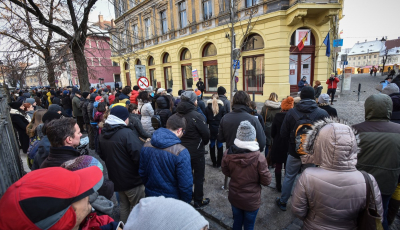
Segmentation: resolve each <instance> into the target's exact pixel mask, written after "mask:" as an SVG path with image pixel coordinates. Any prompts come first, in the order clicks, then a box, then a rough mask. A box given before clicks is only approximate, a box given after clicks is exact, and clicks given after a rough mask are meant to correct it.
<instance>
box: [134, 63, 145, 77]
mask: <svg viewBox="0 0 400 230" xmlns="http://www.w3.org/2000/svg"><path fill="white" fill-rule="evenodd" d="M135 73H136V79H139V78H141V77H146V66H144V65H135Z"/></svg>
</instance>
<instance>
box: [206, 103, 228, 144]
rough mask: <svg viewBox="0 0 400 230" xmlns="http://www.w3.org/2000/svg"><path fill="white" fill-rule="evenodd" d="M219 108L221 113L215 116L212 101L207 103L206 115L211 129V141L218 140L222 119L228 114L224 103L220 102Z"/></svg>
mask: <svg viewBox="0 0 400 230" xmlns="http://www.w3.org/2000/svg"><path fill="white" fill-rule="evenodd" d="M218 108H219V112H218V114H217V115H216V116H214V113H213V110H212V100H208V101H207V107H206V111H205V115H206V117H207V123H208V127H209V129H210V139H211V140H216V139H217V136H218V127H219V123H220V122H221V119H222V117H223V116H224V115H225V114H226V113H225V108H224V102H223V101H221V100H218Z"/></svg>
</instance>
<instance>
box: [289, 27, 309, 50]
mask: <svg viewBox="0 0 400 230" xmlns="http://www.w3.org/2000/svg"><path fill="white" fill-rule="evenodd" d="M309 33H310V30H308V32H307V34H306V35H305V36H304V37H307V36H308V34H309ZM304 37H303V38H302V39H301V40H303V39H304ZM310 39H311V38H310ZM299 44H300V42H299ZM299 44H297V45H296V47H294V50H292V51H290V52H291V53H292V52H294V51H295V50H296V49H297V48H298V47H299ZM299 51H301V50H299Z"/></svg>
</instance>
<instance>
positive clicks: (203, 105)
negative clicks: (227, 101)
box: [197, 99, 223, 114]
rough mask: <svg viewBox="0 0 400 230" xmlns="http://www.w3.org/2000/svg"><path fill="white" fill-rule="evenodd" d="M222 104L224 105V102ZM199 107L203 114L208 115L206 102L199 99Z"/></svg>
mask: <svg viewBox="0 0 400 230" xmlns="http://www.w3.org/2000/svg"><path fill="white" fill-rule="evenodd" d="M207 103H208V102H207ZM222 104H223V102H222ZM197 106H198V107H199V108H200V109H201V111H202V112H203V114H206V104H204V101H202V100H200V99H197Z"/></svg>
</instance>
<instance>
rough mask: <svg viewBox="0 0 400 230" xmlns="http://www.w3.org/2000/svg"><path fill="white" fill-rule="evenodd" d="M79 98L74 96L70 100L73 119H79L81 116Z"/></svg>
mask: <svg viewBox="0 0 400 230" xmlns="http://www.w3.org/2000/svg"><path fill="white" fill-rule="evenodd" d="M80 105H81V98H80V97H78V96H76V95H75V96H74V97H73V98H72V114H73V115H74V117H81V116H83V115H82V108H81V106H80Z"/></svg>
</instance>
